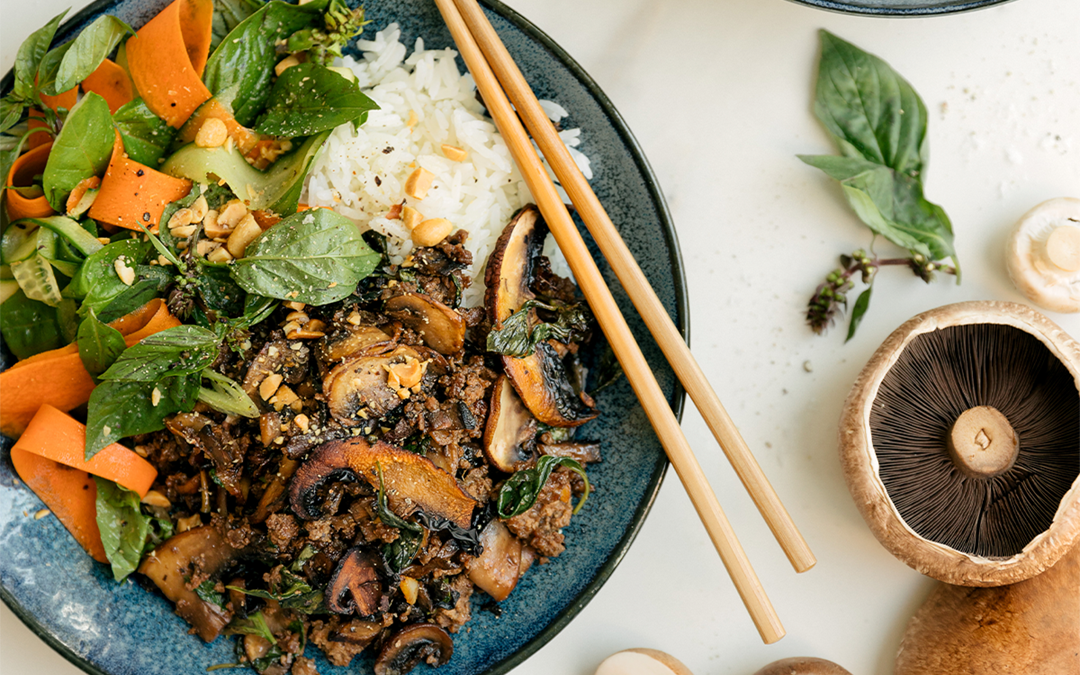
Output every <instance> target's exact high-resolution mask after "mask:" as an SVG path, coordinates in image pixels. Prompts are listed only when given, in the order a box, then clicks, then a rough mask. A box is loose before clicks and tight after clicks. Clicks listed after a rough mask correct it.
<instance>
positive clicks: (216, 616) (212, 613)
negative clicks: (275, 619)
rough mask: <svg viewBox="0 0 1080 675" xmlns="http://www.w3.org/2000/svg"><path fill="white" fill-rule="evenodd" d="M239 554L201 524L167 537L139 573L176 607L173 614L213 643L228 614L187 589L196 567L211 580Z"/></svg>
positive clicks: (214, 530) (215, 533)
mask: <svg viewBox="0 0 1080 675" xmlns="http://www.w3.org/2000/svg"><path fill="white" fill-rule="evenodd" d="M239 555H240V552H239V551H238V550H237V549H235V548H233V547H232V546H230V545H229V544H228V542H226V541H225V538H224V537H223V536H221V533H220V532H218V531H217V529H216V528H214V527H213V526H211V525H204V526H202V527H196V528H194V529H191V530H188V531H186V532H182V533H180V534H178V535H176V536H173V537H170V538H169V539H168V540H166V541H165V542H163V543H162V544H161V545H160V546H158V547H157V548H156V549H154V551H153V552H152V553H151V554H150V555H148V556H147V557H146V559H145V560H143V562H142V564H141V565H139V573H140V574H144V575H146V576H147V577H149V578H150V580H151V581H153V582H154V585H155V586H157V587H158V588H159V589H160V590H161V592H162V593H163V594H164V595H165V597H166V598H168V599H169V600H172V601H173V604H175V605H176V613H177V614H179V615H180V617H181V618H182V619H184V620H185V621H187V622H188V623H190V624H191V625H192V626H193V627H194V628H195V633H196V634H198V636H199V637H201V638H202V639H203V640H205V641H206V642H213V641H214V640H215V639H217V636H218V635H219V634H220V633H221V630H222V629H223V628H224V627H225V624H227V623H229V619H230V618H231V614H230V612H228V611H226V610H225V609H224V608H222V607H220V606H218V605H215V604H213V603H210V602H206V601H204V600H203V599H202V598H200V597H199V596H198V595H197V594H196V593H195V591H194V590H192V589H190V588H188V587H187V582H186V581H185V579H190V578H191V574H192V572H193V571H194V568H195V566H196V565H198V569H199V571H200V572H202V573H204V574H208V575H210V578H214V577H215V576H217V575H219V574H220V573H221V572H223V571H224V570H225V569H226V568H227V567H228V566H229V565H231V564H232V563H233V562H235V561H236V560H237V558H238V557H239Z"/></svg>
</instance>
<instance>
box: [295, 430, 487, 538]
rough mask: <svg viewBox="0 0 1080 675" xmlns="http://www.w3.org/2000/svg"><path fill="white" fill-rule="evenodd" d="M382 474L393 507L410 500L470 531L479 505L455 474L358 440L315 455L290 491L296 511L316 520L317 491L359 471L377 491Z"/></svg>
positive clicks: (423, 459)
mask: <svg viewBox="0 0 1080 675" xmlns="http://www.w3.org/2000/svg"><path fill="white" fill-rule="evenodd" d="M380 471H381V474H382V481H383V486H384V488H385V489H386V494H387V498H388V500H389V502H390V505H391V506H393V505H394V503H395V502H398V503H401V502H405V501H408V502H411V503H412V504H415V505H416V506H419V507H420V508H421V509H423V510H424V511H425V512H426V513H428V514H430V515H436V516H439V517H441V518H446V519H447V520H449V521H451V522H453V523H454V524H456V525H457V526H459V527H462V528H468V527H469V525H470V522H471V520H472V511H473V507H475V506H476V502H475V501H474V500H473V499H472V497H469V496H468V495H467V494H465V493H464V492H463V491H462V490H461V488H460V487H458V484H457V481H456V480H454V477H453V476H451V475H450V474H448V473H446V472H445V471H443V470H442V469H440V468H438V467H437V466H435V465H434V464H432V463H431V460H429V459H427V458H426V457H421V456H420V455H416V454H413V453H411V452H409V451H407V450H401V449H399V448H395V447H394V446H392V445H388V444H386V443H383V442H382V441H379V442H377V443H375V444H374V445H370V444H368V442H367V441H366V440H364V439H363V438H359V437H357V438H350V439H347V440H341V441H330V442H328V443H323V444H322V445H321V446H319V447H318V448H316V449H315V450H314V451H313V452H312V454H311V456H310V457H309V458H308V459H307V461H305V462H304V464H303V466H301V467H300V469H299V470H298V471H297V472H296V475H295V476H294V477H293V481H292V484H291V485H290V487H289V498H290V502H291V505H292V508H293V511H294V512H295V513H296V515H297V516H299V517H300V518H302V519H304V520H311V519H314V518H317V517H318V516H319V513H318V506H317V503H316V500H317V490H318V488H319V487H321V486H322V485H324V484H325V483H326V482H327V481H329V480H332V479H334V478H342V477H344V476H345V475H347V474H349V473H355V474H356V475H359V476H362V477H363V478H364V480H366V481H367V482H368V483H370V484H371V485H372V487H375V488H378V487H379V474H380Z"/></svg>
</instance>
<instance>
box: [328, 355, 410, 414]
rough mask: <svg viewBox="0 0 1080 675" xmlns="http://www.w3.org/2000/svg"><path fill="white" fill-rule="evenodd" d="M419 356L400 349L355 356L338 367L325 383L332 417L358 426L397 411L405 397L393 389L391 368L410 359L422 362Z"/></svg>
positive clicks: (332, 371) (331, 372)
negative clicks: (390, 376)
mask: <svg viewBox="0 0 1080 675" xmlns="http://www.w3.org/2000/svg"><path fill="white" fill-rule="evenodd" d="M419 357H420V355H419V354H418V353H417V352H416V351H415V350H413V349H411V348H409V347H398V348H397V349H394V350H393V351H391V352H387V353H385V354H379V355H376V356H355V357H353V358H350V359H347V360H345V361H344V362H343V363H341V364H339V365H337V366H335V367H334V369H333V370H331V371H330V374H329V375H327V376H326V379H324V380H323V393H324V394H325V396H326V405H327V407H328V408H329V409H330V414H331V415H333V416H334V419H336V420H337V421H338V422H341V423H342V424H343V425H345V426H358V425H363V424H364V423H366V422H368V421H369V420H377V419H379V418H380V417H382V416H383V415H386V414H387V413H389V412H391V411H393V410H395V409H396V408H397V407H398V406H400V405H401V404H402V403H403V402H404V397H402V396H401V395H400V394H399V391H398V390H397V389H395V388H393V387H391V386H390V382H389V374H390V369H391V368H392V367H393V366H395V365H398V364H403V363H407V362H408V361H409V360H410V359H411V360H413V361H419V360H421V359H420V358H419ZM406 393H407V390H406Z"/></svg>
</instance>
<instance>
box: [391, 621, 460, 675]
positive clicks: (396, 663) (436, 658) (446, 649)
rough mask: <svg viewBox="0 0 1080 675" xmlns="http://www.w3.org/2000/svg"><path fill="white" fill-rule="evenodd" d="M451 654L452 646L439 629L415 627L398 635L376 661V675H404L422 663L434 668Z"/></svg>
mask: <svg viewBox="0 0 1080 675" xmlns="http://www.w3.org/2000/svg"><path fill="white" fill-rule="evenodd" d="M453 654H454V643H453V641H452V640H451V639H450V636H449V635H447V634H446V631H444V630H443V629H442V628H439V627H438V626H436V625H434V624H430V623H418V624H414V625H412V626H408V627H407V628H403V629H401V630H400V631H398V632H397V633H396V634H394V636H393V637H392V638H390V640H389V641H387V643H386V644H385V645H383V648H382V651H380V652H379V656H378V658H376V659H375V675H405V673H407V672H409V671H411V670H412V669H413V668H415V667H416V666H417V665H418V664H419V663H420V662H421V661H424V662H426V663H427V664H428V665H430V666H433V667H435V668H437V667H439V666H441V665H444V664H445V663H446V662H447V661H449V660H450V657H451V656H452V655H453Z"/></svg>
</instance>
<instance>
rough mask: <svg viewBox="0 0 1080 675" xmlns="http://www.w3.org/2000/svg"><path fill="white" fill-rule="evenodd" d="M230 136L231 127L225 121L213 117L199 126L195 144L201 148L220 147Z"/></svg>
mask: <svg viewBox="0 0 1080 675" xmlns="http://www.w3.org/2000/svg"><path fill="white" fill-rule="evenodd" d="M228 137H229V129H228V127H226V126H225V123H224V122H223V121H221V120H219V119H217V118H215V117H211V118H210V119H208V120H206V121H205V122H203V125H202V126H201V127H199V132H198V133H197V134H195V145H197V146H199V147H200V148H220V147H221V146H222V145H224V144H225V139H227V138H228Z"/></svg>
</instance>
